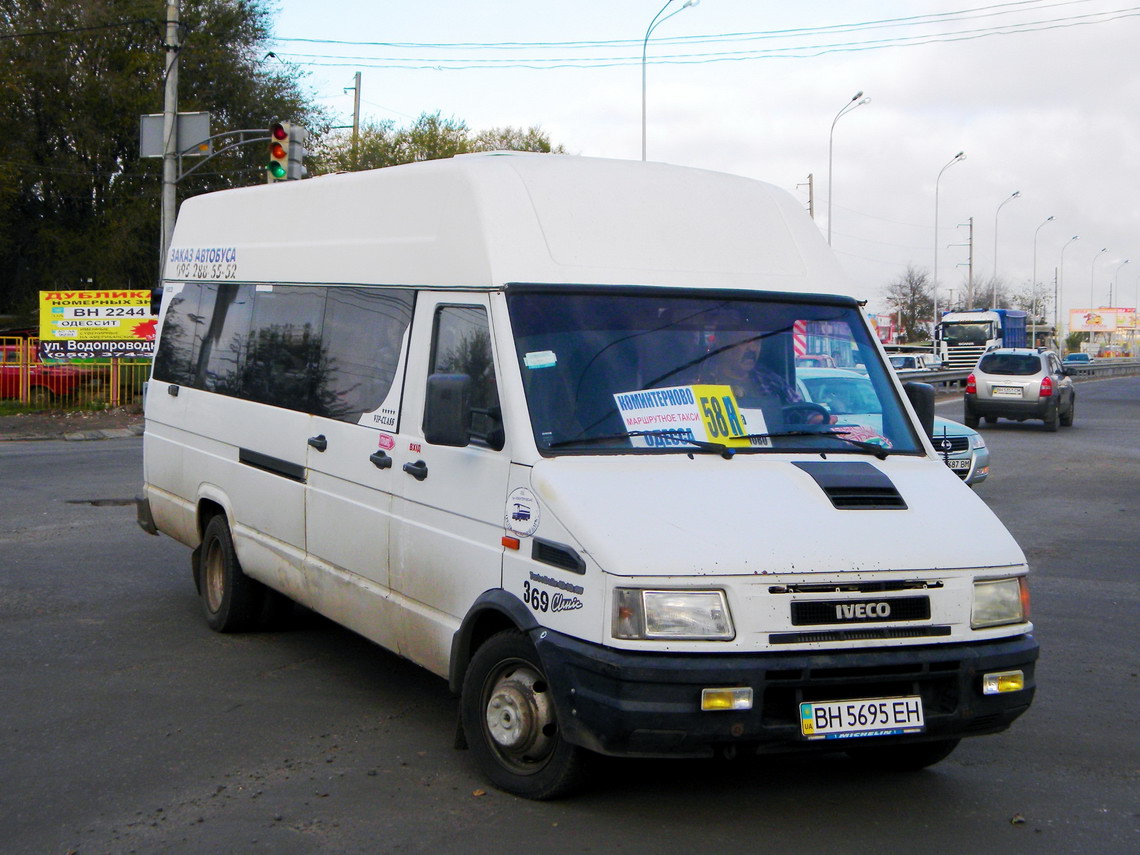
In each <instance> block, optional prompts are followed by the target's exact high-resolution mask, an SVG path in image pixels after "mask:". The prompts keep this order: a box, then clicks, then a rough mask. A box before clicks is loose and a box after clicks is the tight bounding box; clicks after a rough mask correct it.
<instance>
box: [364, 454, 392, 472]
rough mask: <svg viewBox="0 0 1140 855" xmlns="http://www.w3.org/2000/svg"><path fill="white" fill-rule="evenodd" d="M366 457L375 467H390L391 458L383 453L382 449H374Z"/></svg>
mask: <svg viewBox="0 0 1140 855" xmlns="http://www.w3.org/2000/svg"><path fill="white" fill-rule="evenodd" d="M368 459H369V460H371V461H372V465H373V466H375V467H376V468H377V469H391V468H392V458H391V457H389V456H388V455H387V454H385V453H384V452H383V451H374V452H373V453H372V454H370V455H368Z"/></svg>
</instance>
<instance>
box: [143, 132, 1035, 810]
mask: <svg viewBox="0 0 1140 855" xmlns="http://www.w3.org/2000/svg"><path fill="white" fill-rule="evenodd" d="M863 297H865V295H863V294H860V293H858V292H855V291H854V290H853V289H852V287H851V285H850V284H849V283H848V282H847V281H846V280H845V278H844V276H843V273H842V272H841V270H840V269H839V266H838V264H837V263H836V261H835V259H834V257H833V256H832V255H831V253H830V250H829V248H828V247H827V246H826V244H825V242H824V241H823V239H822V238H821V236H820V234H819V232H818V229H817V228H816V226H815V225H814V224H813V223H812V222H811V220H810V219H809V218H808V217H807V216H806V214H805V213H804V212H803V210H802V209H801V206H800V205H799V203H798V202H797V201H796V200H795V199H793V198H792V197H791V196H790V195H789V194H787V193H785V192H784V191H782V190H779V189H777V188H775V187H773V186H770V185H767V184H764V183H761V182H758V181H755V180H751V179H747V178H742V177H735V176H730V175H725V174H720V173H715V172H708V171H703V170H696V169H689V168H681V167H675V166H669V165H664V164H658V163H642V162H626V161H616V160H602V159H592V158H583V157H572V156H562V155H547V154H514V153H494V154H481V155H465V156H461V157H456V158H453V159H449V160H439V161H432V162H427V163H420V164H413V165H407V166H398V167H392V168H388V169H381V170H375V171H369V172H361V173H354V174H344V175H330V176H326V177H321V178H314V179H308V180H304V181H293V182H280V183H276V184H273V185H269V186H265V187H255V188H247V189H239V190H228V191H222V192H218V193H212V194H207V195H203V196H199V197H195V198H192V199H189V200H187V201H186V202H185V203H184V204H183V206H182V210H181V212H180V215H179V218H178V224H177V228H176V230H175V232H174V238H173V242H172V246H171V248H170V252H169V257H168V258H167V260H166V265H165V275H164V282H163V294H162V306H161V316H160V326H159V338H158V345H157V351H156V356H155V360H154V367H153V374H152V378H151V380H150V382H149V386H148V390H147V398H146V408H145V412H146V431H145V437H144V455H145V464H144V470H145V471H144V490H143V495H142V496H141V497H140V499H139V521H140V524H141V525H142V526H143V527H144V528H145V529H146V530H148V531H150V532H152V533H156V532H161V533H163V534H166V535H168V536H170V537H173V538H175V539H177V540H178V541H180V542H182V543H184V544H186V545H187V546H188V547H190V548H191V549H192V550H193V552H192V562H191V565H192V569H193V579H194V582H195V584H196V586H197V590H198V592H199V594H200V597H201V601H202V607H203V611H204V614H205V619H206V621H207V622H208V623H209V625H210V626H211V627H212V628H213V629H215V630H217V631H219V632H238V631H244V630H253V629H257V628H259V627H261V626H264V625H265V623H266V621H267V620H268V618H269V617H270V616H271V615H272V614H273V613H274V612H275V611H276V610H278V609H279V608H280V606H281V604H282V603H286V604H288V601H290V600H291V601H295V602H297V603H300V604H303V605H304V606H306V607H308V608H310V609H313V610H315V611H316V612H319V613H320V614H322V615H326V616H327V617H329V618H331V619H332V620H334V621H336V622H338V623H339V624H342V625H343V626H345V627H348V628H350V629H352V630H354V631H355V632H357V633H360V634H361V635H363V636H365V637H367V638H369V639H371V640H373V641H375V642H376V643H377V644H380V645H382V646H383V647H385V648H387V649H388V650H391V651H394V652H395V653H397V654H399V655H400V656H403V657H406V658H408V659H410V660H411V661H413V662H416V663H418V664H420V665H422V666H423V667H425V668H427V669H429V670H430V671H432V672H434V673H435V674H438V675H439V676H440V677H442V678H445V679H447V680H448V681H449V684H450V687H451V689H452V690H453V691H454V693H455V694H456V695H457V696H458V698H459V702H458V706H459V718H460V739H459V740H457V742H458V743H460V744H466V746H468V747H469V748H470V750H471V756H472V757H473V759H474V760H475V761H476V763H477V765H478V767H479V768H480V770H481V771H482V773H483V774H484V775H485V776H486V777H487V778H488V779H489V780H490V781H491V782H492V783H493V784H494V785H495V786H497V787H499V788H501V789H503V790H506V791H508V792H511V793H515V794H518V795H520V796H525V797H529V798H551V797H554V796H557V795H560V794H563V793H566V792H568V791H569V790H570V789H571V788H572V787H574V786H575V785H576V784H578V783H579V782H580V781H581V780H582V778H583V770H584V769H585V768H587V762H588V760H589V758H590V756H591V755H593V754H606V755H624V756H640V757H660V756H682V757H703V756H711V755H714V754H721V755H727V756H732V755H738V754H746V753H762V752H796V751H801V752H815V751H826V750H843V751H846V752H847V753H848V754H849V755H850V756H851V758H853V762H862V763H868V764H872V765H874V766H875V767H877V768H898V769H907V768H921V767H924V766H928V765H930V764H932V763H935V762H937V761H939V760H941V759H942V758H943V757H945V756H946V755H947V754H949V753H950V751H951V750H952V749H953V748H954V746H955V745H956V744H957V743H958V741H959V740H960V739H961V738H962V737H965V736H972V735H979V734H990V733H995V732H998V731H1001V730H1004V729H1005V728H1007V727H1008V726H1009V724H1010V723H1011V722H1012V721H1013V720H1014V719H1015V718H1017V717H1018V716H1019V715H1020V714H1021V713H1023V712H1024V711H1025V710H1026V709H1028V707H1029V705H1030V702H1031V699H1032V697H1033V693H1034V689H1035V682H1034V662H1035V660H1036V658H1037V643H1036V641H1035V640H1034V638H1033V634H1032V630H1033V627H1032V624H1031V623H1030V618H1029V594H1028V587H1027V583H1026V575H1027V572H1028V568H1027V564H1026V559H1025V556H1024V554H1023V552H1022V550H1021V549H1020V548H1019V547H1018V545H1017V544H1016V543H1015V541H1014V539H1013V538H1012V536H1011V535H1010V534H1009V533H1008V531H1007V530H1006V529H1005V528H1004V527H1003V526H1002V524H1001V523H1000V522H999V521H998V519H997V518H996V517H995V516H994V514H993V513H991V512H990V510H989V509H988V508H987V507H986V505H985V504H984V503H983V502H982V501H981V500H980V499H979V498H978V497H977V496H975V495H974V493H973V492H972V491H971V490H970V489H969V488H967V487H966V486H965V485H964V484H962V482H961V481H960V480H959V478H958V477H957V476H956V475H955V474H954V473H953V472H951V471H950V470H949V469H947V467H946V466H945V465H944V463H943V461H942V460H941V459H940V457H939V455H938V453H937V452H936V451H935V449H934V448H933V446H932V444H931V442H930V440H929V438H928V434H929V433H930V429H931V423H932V419H933V406H934V404H933V401H934V393H933V390H932V388H931V387H930V386H929V385H924V384H920V383H907V384H903V383H902V382H901V381H900V380H899V378H898V377H897V376H896V375H895V373H894V372H893V371H891V369H890V367H889V364H888V363H887V361H886V359H885V358H884V353H883V350H882V347H881V345H880V344H879V342H878V341H877V339H876V337H875V333H874V330H873V328H872V327H871V325H870V324H869V323H868V319H867V316H866V312H865V311H864V304H863V302H861V298H863ZM806 354H826V355H827V356H828V357H830V358H831V359H832V360H834V364H836V365H839V366H843V367H850V368H852V369H853V370H857V371H858V372H860V374H861V375H863V376H865V377H866V379H867V380H868V381H869V382H868V383H867V384H864V385H865V387H866V392H865V393H864V398H865V400H862V401H860V402H859V406H857V407H853V406H850V405H846V406H841V405H840V404H839V402H836V401H830V400H828V399H827V397H826V396H823V395H820V396H819V397H820V398H821V399H820V400H811V397H810V394H811V393H810V387H809V385H806V384H803V383H799V384H797V382H796V370H797V368H796V358H797V357H803V356H804V355H806ZM851 413H856V414H857V415H854V416H853V415H851ZM949 520H952V521H953V525H954V528H955V530H957V531H968V532H970V536H969V537H958V536H955V534H954V532H952V531H950V530H948V529H947V524H948V523H947V521H949ZM377 750H382V747H381V746H377Z"/></svg>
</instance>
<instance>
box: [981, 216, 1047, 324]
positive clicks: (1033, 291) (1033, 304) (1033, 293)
mask: <svg viewBox="0 0 1140 855" xmlns="http://www.w3.org/2000/svg"><path fill="white" fill-rule="evenodd" d="M1051 222H1053V217H1052V216H1049V217H1046V218H1045V222H1043V223H1042V224H1041V225H1039V226H1038V227H1037V231H1035V232H1034V233H1033V285H1032V286H1031V288H1030V295H1029V311H1030V312H1032V314H1033V320H1032V321H1030V324H1029V326H1030V328H1031V330H1032V332H1031V333H1030V336H1031V337H1032V338H1033V340H1034V341H1036V339H1037V235H1038V234H1040V232H1041V229H1043V228H1045V226H1047V225H1048V224H1049V223H1051ZM994 237H995V240H994V251H995V253H996V252H997V240H996V237H997V232H996V231H995V232H994Z"/></svg>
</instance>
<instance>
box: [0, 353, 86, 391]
mask: <svg viewBox="0 0 1140 855" xmlns="http://www.w3.org/2000/svg"><path fill="white" fill-rule="evenodd" d="M22 349H23V348H22V346H20V345H15V344H5V345H2V346H0V398H18V397H20V371H21V370H23V369H22V368H21V365H20V362H21V353H20V351H21V350H22ZM26 370H27V372H28V401H29V402H30V403H31V404H33V405H38V406H43V405H47V404H50V403H51V402H52V401H54V400H55V399H56V398H58V397H61V396H64V395H70V394H73V393H74V392H75V391H76V390H77V389H78V388H79V387H80V385H82V384H83V383H84V382H85V381H86V380H88V379H89V378H90V374H89V372H88V371H87V370H86V369H83V368H78V367H75V366H71V365H47V364H45V363H43V362H40V361H39V359H38V358H36V357H35V356H34V355H33V357H32V361H31V363H30V364H29V365H28V366H27V369H26Z"/></svg>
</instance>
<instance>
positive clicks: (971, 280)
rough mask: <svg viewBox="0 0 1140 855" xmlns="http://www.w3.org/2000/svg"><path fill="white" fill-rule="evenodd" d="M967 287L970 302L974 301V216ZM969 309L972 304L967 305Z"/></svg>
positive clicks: (971, 227) (971, 229) (972, 219)
mask: <svg viewBox="0 0 1140 855" xmlns="http://www.w3.org/2000/svg"><path fill="white" fill-rule="evenodd" d="M966 283H967V285H966V287H967V290H968V291H969V294H970V302H971V303H973V301H974V218H973V217H970V268H969V276H968V277H967V279H966ZM966 308H967V309H969V308H972V306H967V307H966Z"/></svg>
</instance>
